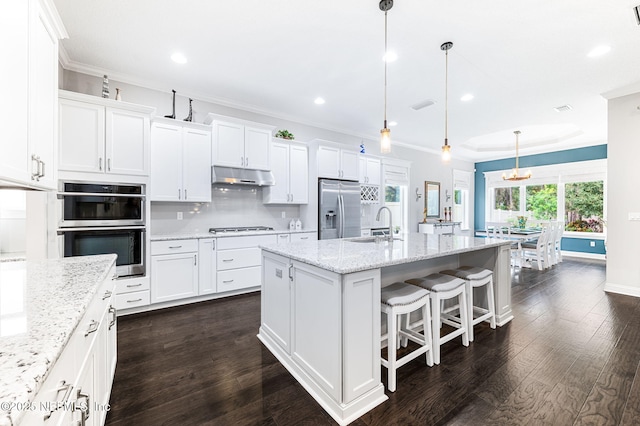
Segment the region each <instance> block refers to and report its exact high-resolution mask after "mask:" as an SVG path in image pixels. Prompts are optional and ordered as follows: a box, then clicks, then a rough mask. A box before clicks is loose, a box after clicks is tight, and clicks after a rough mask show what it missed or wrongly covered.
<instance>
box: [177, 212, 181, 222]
mask: <svg viewBox="0 0 640 426" xmlns="http://www.w3.org/2000/svg"><path fill="white" fill-rule="evenodd" d="M178 220H182V212H178Z"/></svg>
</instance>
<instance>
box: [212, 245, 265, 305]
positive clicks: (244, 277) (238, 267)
mask: <svg viewBox="0 0 640 426" xmlns="http://www.w3.org/2000/svg"><path fill="white" fill-rule="evenodd" d="M276 242H277V236H276V235H256V236H242V237H228V238H227V237H225V238H218V242H217V245H218V256H217V262H216V263H217V271H218V272H217V278H218V280H217V281H218V282H217V286H218V292H219V293H222V292H225V291H231V290H239V289H243V288H251V287H260V285H261V283H262V278H261V274H262V270H261V267H262V250H261V249H260V248H259V247H258V246H259V245H261V244H276Z"/></svg>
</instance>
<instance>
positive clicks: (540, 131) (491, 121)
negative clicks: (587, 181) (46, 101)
mask: <svg viewBox="0 0 640 426" xmlns="http://www.w3.org/2000/svg"><path fill="white" fill-rule="evenodd" d="M378 2H379V0H325V1H311V0H297V1H294V0H242V1H237V0H236V1H220V0H191V1H181V2H178V1H175V0H135V1H131V0H109V1H98V0H54V3H55V4H56V7H57V8H58V11H59V13H60V15H61V17H62V20H63V22H64V24H65V26H66V29H67V31H68V33H69V39H67V40H64V41H63V42H62V45H63V48H64V50H65V51H66V53H64V52H63V66H64V67H65V68H67V69H71V70H77V71H81V72H85V73H89V74H94V75H102V74H108V75H109V77H110V78H111V79H114V80H119V81H124V82H129V83H133V84H139V85H142V86H146V87H150V88H155V89H159V90H163V91H166V92H170V90H171V89H175V90H177V91H178V94H182V95H184V96H190V97H193V98H195V99H200V100H208V101H213V102H219V103H223V104H225V105H233V106H237V107H240V108H243V109H249V110H252V111H258V112H267V113H269V114H270V115H275V116H278V117H282V118H287V119H293V120H295V121H299V122H303V123H307V124H314V125H318V126H321V127H324V128H328V129H334V130H339V131H343V132H346V133H349V134H355V135H358V136H360V137H366V138H372V139H377V138H378V134H379V131H380V129H381V128H382V124H383V82H384V62H383V61H382V56H383V53H384V12H382V11H381V10H380V9H379V7H378ZM637 4H640V0H605V1H603V0H520V1H514V0H485V1H478V0H440V1H437V2H436V1H432V0H395V2H394V6H393V8H392V9H391V10H390V11H389V12H388V28H389V31H388V43H389V50H393V51H395V52H396V53H397V55H398V60H397V61H395V62H392V63H389V64H388V112H387V116H388V119H389V120H390V121H397V122H398V125H397V126H396V127H393V128H392V131H391V136H392V140H393V141H394V143H401V144H409V145H412V146H416V147H420V148H422V149H425V150H433V151H434V152H437V151H439V150H440V146H441V145H442V144H443V138H444V103H445V102H444V93H445V84H444V83H445V56H444V52H443V51H441V50H440V45H441V44H442V43H443V42H445V41H452V42H453V43H454V46H453V48H452V49H451V50H450V52H449V144H450V145H452V154H453V155H454V156H458V157H459V158H465V159H472V160H485V159H493V158H503V157H511V156H513V155H514V151H515V137H514V135H513V133H512V132H513V131H514V130H516V129H519V130H521V131H522V134H521V135H520V153H521V155H523V154H531V153H538V152H549V151H556V150H561V149H567V148H573V147H578V146H589V145H597V144H601V143H606V139H607V108H606V99H605V98H604V97H603V96H602V95H603V94H616V95H619V94H626V93H628V92H629V90H631V89H633V91H640V72H639V70H640V26H638V24H637V22H636V19H635V16H634V11H633V7H634V6H636V5H637ZM600 44H606V45H609V46H611V51H610V52H609V53H608V54H606V55H604V56H600V57H596V58H589V57H587V53H588V52H589V51H590V50H591V49H592V48H594V47H596V46H597V45H600ZM177 51H179V52H182V53H183V54H184V55H185V56H186V57H187V59H188V63H187V64H184V65H178V64H175V63H174V62H172V61H171V60H170V59H169V57H170V56H171V54H173V53H174V52H177ZM465 93H472V94H473V95H474V96H475V98H474V99H473V100H472V101H470V102H462V101H461V100H460V97H461V96H462V95H463V94H465ZM318 96H322V97H323V98H325V99H326V104H324V105H320V106H319V105H315V104H314V103H313V100H314V99H315V98H316V97H318ZM425 99H433V100H434V101H435V104H434V105H432V106H430V107H427V108H425V109H422V110H420V111H414V110H413V109H411V106H412V105H414V104H416V103H418V102H421V101H423V100H425ZM565 104H570V105H571V106H572V107H573V109H572V110H570V111H568V112H556V111H555V110H554V109H553V108H554V107H557V106H561V105H565Z"/></svg>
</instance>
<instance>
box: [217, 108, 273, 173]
mask: <svg viewBox="0 0 640 426" xmlns="http://www.w3.org/2000/svg"><path fill="white" fill-rule="evenodd" d="M205 123H207V124H211V125H212V128H213V144H212V146H213V151H212V156H211V161H212V164H214V165H216V166H225V167H238V168H246V169H256V170H271V156H270V149H271V134H272V132H273V129H274V128H275V127H273V126H267V125H264V124H260V123H253V122H249V121H244V120H236V119H233V118H231V117H223V116H218V115H216V114H209V115H208V116H207V119H206V120H205Z"/></svg>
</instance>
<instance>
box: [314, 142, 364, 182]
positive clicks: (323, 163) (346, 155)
mask: <svg viewBox="0 0 640 426" xmlns="http://www.w3.org/2000/svg"><path fill="white" fill-rule="evenodd" d="M359 156H360V154H359V153H358V152H357V151H353V150H348V149H343V148H339V147H337V146H330V145H320V146H318V177H321V178H333V179H345V180H358V178H359V172H358V168H359Z"/></svg>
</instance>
